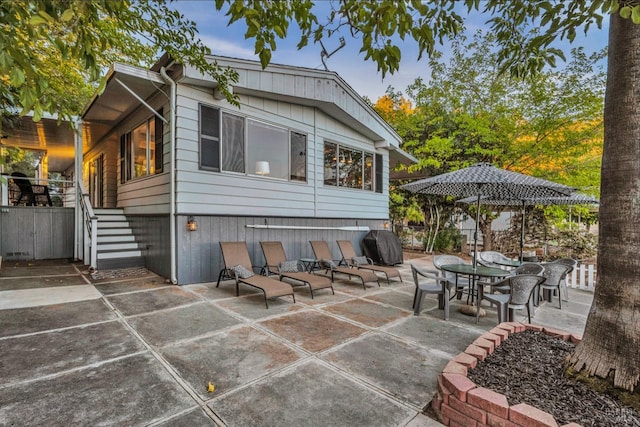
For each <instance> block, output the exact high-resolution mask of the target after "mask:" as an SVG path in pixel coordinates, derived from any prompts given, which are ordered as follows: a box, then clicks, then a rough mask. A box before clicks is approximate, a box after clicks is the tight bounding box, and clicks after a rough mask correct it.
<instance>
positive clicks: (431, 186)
mask: <svg viewBox="0 0 640 427" xmlns="http://www.w3.org/2000/svg"><path fill="white" fill-rule="evenodd" d="M401 188H403V189H405V190H407V191H411V192H414V193H424V194H436V195H441V196H454V197H470V196H475V198H476V204H477V209H476V227H475V232H474V234H473V267H474V268H475V267H476V265H477V256H478V221H479V216H480V201H481V199H482V198H483V197H486V198H492V199H496V200H522V199H527V198H536V197H564V196H568V195H570V194H571V193H572V192H573V190H574V189H573V188H571V187H567V186H566V185H562V184H558V183H555V182H552V181H547V180H545V179H541V178H535V177H532V176H529V175H523V174H520V173H517V172H511V171H508V170H505V169H500V168H497V167H495V166H493V165H491V164H489V163H477V164H475V165H473V166H469V167H467V168H464V169H459V170H457V171H453V172H447V173H444V174H441V175H436V176H432V177H430V178H425V179H421V180H418V181H415V182H412V183H409V184H405V185H403V186H401Z"/></svg>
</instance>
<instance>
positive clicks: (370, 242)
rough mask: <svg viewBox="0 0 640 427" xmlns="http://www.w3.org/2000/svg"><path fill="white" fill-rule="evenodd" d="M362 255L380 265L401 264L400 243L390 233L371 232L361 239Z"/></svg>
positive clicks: (382, 231)
mask: <svg viewBox="0 0 640 427" xmlns="http://www.w3.org/2000/svg"><path fill="white" fill-rule="evenodd" d="M362 246H363V247H364V254H365V255H366V256H368V257H369V258H371V259H372V260H373V262H374V263H376V264H382V265H396V264H402V262H403V261H404V259H403V256H402V242H401V241H400V239H399V238H398V236H396V235H395V234H393V233H392V232H391V231H387V230H371V231H370V232H368V233H367V234H366V236H364V239H362Z"/></svg>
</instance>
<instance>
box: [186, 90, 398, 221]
mask: <svg viewBox="0 0 640 427" xmlns="http://www.w3.org/2000/svg"><path fill="white" fill-rule="evenodd" d="M239 102H240V108H239V109H238V108H237V107H234V106H231V105H230V104H228V103H227V102H226V101H224V100H222V101H218V100H215V99H214V98H213V91H212V90H210V89H208V90H207V89H199V88H194V87H190V86H186V85H180V86H179V87H178V108H177V144H176V145H177V150H176V169H177V182H176V197H177V212H178V213H184V214H216V215H247V214H248V213H249V214H255V215H264V216H283V217H310V218H361V219H377V218H387V217H388V187H387V184H386V182H387V181H388V172H389V171H388V162H389V159H388V152H387V151H386V150H381V149H377V150H376V149H375V148H374V142H373V141H372V140H370V139H367V138H366V137H364V136H363V135H362V134H360V133H358V132H356V131H354V130H353V129H352V128H350V127H348V126H345V125H344V124H342V123H340V122H338V121H337V120H335V119H333V118H331V117H330V116H328V115H326V114H325V113H323V112H322V111H320V110H319V109H317V108H314V107H310V106H304V105H297V104H291V103H289V102H286V101H274V100H270V99H264V98H259V97H256V96H250V95H241V96H240V97H239ZM200 104H204V105H207V106H211V107H215V108H220V109H222V110H224V111H228V112H231V113H233V114H238V115H241V116H245V117H248V118H252V119H257V120H261V121H264V122H266V123H271V124H274V125H276V126H282V127H285V128H288V129H290V130H294V131H297V132H302V133H305V134H306V135H307V147H308V148H307V182H293V181H285V180H278V179H273V178H268V177H259V176H247V175H244V174H237V173H229V172H224V171H223V172H212V171H206V170H201V169H199V105H200ZM325 141H328V142H333V143H338V144H344V145H347V146H349V147H352V148H359V149H363V150H366V151H369V152H373V153H376V154H380V155H381V156H382V159H383V182H384V183H385V186H384V188H383V191H382V193H378V192H374V191H366V190H358V189H350V188H340V187H332V186H325V185H324V169H323V162H324V157H323V152H324V151H323V150H324V142H325ZM283 155H285V156H286V155H288V153H283Z"/></svg>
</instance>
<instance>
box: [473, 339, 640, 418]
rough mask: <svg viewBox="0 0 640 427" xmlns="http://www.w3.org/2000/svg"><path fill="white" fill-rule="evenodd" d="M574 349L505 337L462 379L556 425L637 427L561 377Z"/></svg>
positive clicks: (627, 413) (617, 407) (626, 414)
mask: <svg viewBox="0 0 640 427" xmlns="http://www.w3.org/2000/svg"><path fill="white" fill-rule="evenodd" d="M574 347H575V345H574V344H571V343H569V342H565V341H563V340H561V339H559V338H555V337H551V336H549V335H546V334H544V333H541V332H535V331H531V330H528V331H525V332H521V333H517V334H511V335H509V339H507V340H506V341H504V342H503V343H501V344H500V345H499V346H498V347H497V348H496V350H495V352H494V353H493V354H491V355H490V356H489V357H487V358H486V359H485V360H484V361H482V362H479V363H478V365H477V366H476V368H474V369H470V370H469V373H468V377H469V379H470V380H471V381H473V382H474V383H476V384H477V385H479V386H482V387H486V388H488V389H491V390H493V391H496V392H499V393H502V394H504V395H505V396H506V397H507V401H508V402H509V405H516V404H518V403H527V404H529V405H531V406H534V407H536V408H538V409H540V410H543V411H545V412H548V413H550V414H551V415H553V416H554V417H555V419H556V421H558V424H560V425H563V424H566V423H570V422H575V423H578V424H581V425H582V426H585V427H586V426H611V427H619V426H640V414H639V413H638V412H636V411H635V410H634V409H633V408H630V407H626V406H623V405H622V404H620V403H619V402H617V401H616V400H614V399H613V398H612V397H609V396H606V395H602V394H600V393H598V392H596V391H594V390H592V389H590V388H589V387H588V386H587V385H585V384H583V383H581V382H578V381H576V380H574V379H571V378H567V377H565V376H564V366H563V360H564V358H565V356H566V355H567V354H568V353H570V352H571V351H572V350H573V349H574Z"/></svg>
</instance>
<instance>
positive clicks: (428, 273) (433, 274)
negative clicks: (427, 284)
mask: <svg viewBox="0 0 640 427" xmlns="http://www.w3.org/2000/svg"><path fill="white" fill-rule="evenodd" d="M411 267H412V268H413V269H414V271H415V272H416V274H418V275H420V276H422V277H426V278H428V279H434V280H436V281H437V282H446V281H447V279H446V278H445V277H443V276H440V274H439V271H438V270H432V269H430V268H420V267H416V266H415V265H414V264H411Z"/></svg>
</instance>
